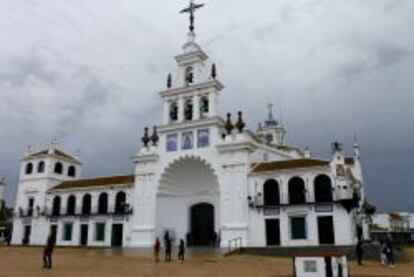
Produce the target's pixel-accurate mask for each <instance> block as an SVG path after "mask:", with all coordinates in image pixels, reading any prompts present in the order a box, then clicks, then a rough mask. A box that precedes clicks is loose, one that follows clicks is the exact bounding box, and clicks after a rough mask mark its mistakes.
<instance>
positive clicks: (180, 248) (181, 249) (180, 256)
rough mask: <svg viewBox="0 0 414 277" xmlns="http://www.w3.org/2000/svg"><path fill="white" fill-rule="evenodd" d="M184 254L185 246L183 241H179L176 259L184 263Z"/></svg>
mask: <svg viewBox="0 0 414 277" xmlns="http://www.w3.org/2000/svg"><path fill="white" fill-rule="evenodd" d="M184 253H185V245H184V240H183V239H181V240H180V245H179V246H178V259H179V260H180V261H181V262H184Z"/></svg>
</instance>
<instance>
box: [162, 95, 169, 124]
mask: <svg viewBox="0 0 414 277" xmlns="http://www.w3.org/2000/svg"><path fill="white" fill-rule="evenodd" d="M169 121H170V101H168V100H167V99H165V100H164V119H163V122H164V124H168V123H169Z"/></svg>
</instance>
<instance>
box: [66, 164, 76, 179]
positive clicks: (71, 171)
mask: <svg viewBox="0 0 414 277" xmlns="http://www.w3.org/2000/svg"><path fill="white" fill-rule="evenodd" d="M68 176H69V177H75V176H76V168H75V166H73V165H71V166H69V168H68Z"/></svg>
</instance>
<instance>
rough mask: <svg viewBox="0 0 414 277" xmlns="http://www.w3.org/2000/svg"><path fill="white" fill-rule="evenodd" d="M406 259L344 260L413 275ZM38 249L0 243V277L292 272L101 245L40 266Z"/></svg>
mask: <svg viewBox="0 0 414 277" xmlns="http://www.w3.org/2000/svg"><path fill="white" fill-rule="evenodd" d="M406 252H407V257H408V258H409V259H410V261H407V262H404V263H399V264H397V266H396V267H395V268H385V267H382V266H380V265H379V263H377V262H373V261H371V262H366V263H365V264H364V265H363V266H362V267H358V266H357V265H356V264H355V262H353V261H352V262H351V263H350V267H351V276H353V277H358V276H360V277H362V276H376V277H382V276H384V277H385V276H386V277H389V276H407V277H408V276H410V277H411V276H413V272H414V262H413V260H412V257H414V249H412V248H409V249H407V250H406ZM41 254H42V248H23V247H0V257H1V258H0V276H1V277H22V276H31V277H35V276H59V277H60V276H61V277H65V276H71V277H72V276H77V277H83V276H85V277H92V276H97V277H105V276H111V277H116V276H123V277H127V276H131V277H132V276H134V277H137V276H148V277H152V276H155V277H161V276H180V277H181V276H182V277H186V276H192V277H194V276H206V277H207V276H209V277H210V276H212V277H220V276H223V277H224V276H226V277H228V276H239V277H242V276H246V277H247V276H248V277H261V276H265V277H273V276H292V260H291V259H289V258H274V257H260V256H248V255H235V256H229V257H223V256H222V255H221V254H215V253H209V252H204V251H196V252H192V253H189V255H188V257H187V260H186V262H185V263H183V264H180V263H179V262H178V261H177V259H176V258H175V259H174V260H173V261H172V262H171V263H165V262H160V263H159V264H156V263H154V261H153V259H152V256H151V253H147V252H141V251H135V250H124V251H122V252H121V251H113V250H103V249H69V248H65V249H61V248H58V249H56V250H55V254H54V261H53V262H54V268H53V269H52V270H46V269H42V268H41V265H42V263H41Z"/></svg>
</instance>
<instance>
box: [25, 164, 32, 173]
mask: <svg viewBox="0 0 414 277" xmlns="http://www.w3.org/2000/svg"><path fill="white" fill-rule="evenodd" d="M25 172H26V174H32V172H33V164H32V163H28V164H26V169H25Z"/></svg>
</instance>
